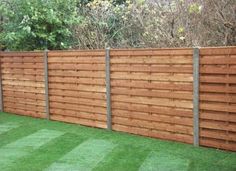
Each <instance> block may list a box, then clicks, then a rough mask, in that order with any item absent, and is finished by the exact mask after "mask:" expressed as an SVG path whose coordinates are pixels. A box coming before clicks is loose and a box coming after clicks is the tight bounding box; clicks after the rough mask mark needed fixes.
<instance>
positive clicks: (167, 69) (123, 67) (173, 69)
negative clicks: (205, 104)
mask: <svg viewBox="0 0 236 171" xmlns="http://www.w3.org/2000/svg"><path fill="white" fill-rule="evenodd" d="M111 71H119V72H127V71H130V72H153V73H192V72H193V68H192V67H191V66H185V65H179V66H176V65H174V66H170V65H169V66H162V65H153V64H152V65H151V66H149V65H147V64H146V65H144V64H140V65H131V66H130V65H129V64H113V65H111Z"/></svg>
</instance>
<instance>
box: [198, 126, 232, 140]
mask: <svg viewBox="0 0 236 171" xmlns="http://www.w3.org/2000/svg"><path fill="white" fill-rule="evenodd" d="M201 137H207V138H212V139H221V140H228V141H235V142H236V132H225V131H218V130H212V129H210V130H209V129H202V130H201Z"/></svg>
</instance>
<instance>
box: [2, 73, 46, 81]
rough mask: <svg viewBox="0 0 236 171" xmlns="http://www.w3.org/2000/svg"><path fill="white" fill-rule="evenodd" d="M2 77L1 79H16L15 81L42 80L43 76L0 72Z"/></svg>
mask: <svg viewBox="0 0 236 171" xmlns="http://www.w3.org/2000/svg"><path fill="white" fill-rule="evenodd" d="M2 79H3V80H16V81H38V82H44V77H43V76H41V75H23V74H2Z"/></svg>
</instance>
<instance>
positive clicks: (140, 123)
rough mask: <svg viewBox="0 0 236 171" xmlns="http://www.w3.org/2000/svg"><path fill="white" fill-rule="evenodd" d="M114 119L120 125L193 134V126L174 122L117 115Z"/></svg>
mask: <svg viewBox="0 0 236 171" xmlns="http://www.w3.org/2000/svg"><path fill="white" fill-rule="evenodd" d="M112 120H113V123H116V124H119V125H127V126H134V127H140V128H148V129H156V130H162V131H168V132H176V133H182V134H190V135H192V128H191V127H187V126H181V125H173V124H167V123H162V122H158V123H156V122H148V121H144V120H138V119H128V118H123V117H117V116H113V117H112Z"/></svg>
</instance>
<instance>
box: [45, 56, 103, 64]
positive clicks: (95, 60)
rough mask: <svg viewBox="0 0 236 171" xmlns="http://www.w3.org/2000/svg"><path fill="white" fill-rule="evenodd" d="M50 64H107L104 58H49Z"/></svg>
mask: <svg viewBox="0 0 236 171" xmlns="http://www.w3.org/2000/svg"><path fill="white" fill-rule="evenodd" d="M48 63H49V65H51V63H64V64H66V63H70V64H71V63H79V64H105V56H104V57H90V56H89V57H53V58H52V57H49V58H48Z"/></svg>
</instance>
